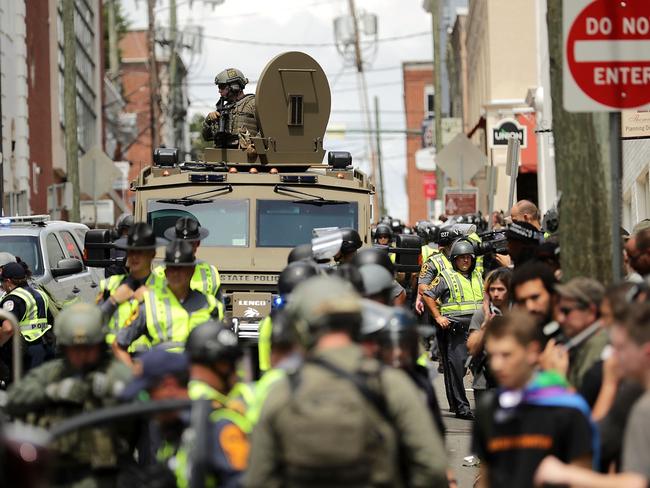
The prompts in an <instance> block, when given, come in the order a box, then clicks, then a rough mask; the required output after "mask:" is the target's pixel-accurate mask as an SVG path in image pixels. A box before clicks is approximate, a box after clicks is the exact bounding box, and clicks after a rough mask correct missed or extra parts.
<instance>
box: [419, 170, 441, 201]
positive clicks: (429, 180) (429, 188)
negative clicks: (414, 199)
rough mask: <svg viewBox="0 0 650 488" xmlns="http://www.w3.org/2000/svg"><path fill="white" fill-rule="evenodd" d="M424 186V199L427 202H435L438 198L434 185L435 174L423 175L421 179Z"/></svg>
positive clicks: (435, 185)
mask: <svg viewBox="0 0 650 488" xmlns="http://www.w3.org/2000/svg"><path fill="white" fill-rule="evenodd" d="M422 183H423V185H424V198H426V199H428V200H435V199H436V198H437V197H438V184H437V183H436V175H435V173H429V174H425V175H424V176H423V177H422Z"/></svg>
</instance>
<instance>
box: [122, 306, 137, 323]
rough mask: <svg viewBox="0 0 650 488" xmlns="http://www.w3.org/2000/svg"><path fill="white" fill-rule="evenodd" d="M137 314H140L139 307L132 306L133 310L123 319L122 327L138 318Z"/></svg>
mask: <svg viewBox="0 0 650 488" xmlns="http://www.w3.org/2000/svg"><path fill="white" fill-rule="evenodd" d="M139 314H140V307H133V312H131V315H129V318H128V319H126V320H125V321H124V325H122V327H129V326H130V325H131V324H132V323H133V321H134V320H135V319H137V318H138V315H139Z"/></svg>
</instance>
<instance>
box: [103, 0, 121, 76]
mask: <svg viewBox="0 0 650 488" xmlns="http://www.w3.org/2000/svg"><path fill="white" fill-rule="evenodd" d="M115 2H117V0H109V1H108V4H107V5H106V8H107V9H108V70H109V73H108V77H109V78H110V79H111V81H115V80H116V79H117V77H118V76H119V75H120V65H119V63H120V61H119V57H118V52H117V29H116V23H115V9H116V5H115Z"/></svg>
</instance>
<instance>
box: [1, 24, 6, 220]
mask: <svg viewBox="0 0 650 488" xmlns="http://www.w3.org/2000/svg"><path fill="white" fill-rule="evenodd" d="M3 134H4V132H3V129H2V36H0V217H4V215H5V209H4V203H5V165H4V147H3V145H4V135H3Z"/></svg>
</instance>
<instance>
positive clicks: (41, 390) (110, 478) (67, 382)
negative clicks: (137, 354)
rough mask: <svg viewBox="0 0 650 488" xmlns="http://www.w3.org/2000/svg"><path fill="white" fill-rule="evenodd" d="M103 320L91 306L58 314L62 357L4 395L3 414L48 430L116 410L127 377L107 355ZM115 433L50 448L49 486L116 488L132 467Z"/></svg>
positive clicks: (90, 434)
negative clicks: (106, 409)
mask: <svg viewBox="0 0 650 488" xmlns="http://www.w3.org/2000/svg"><path fill="white" fill-rule="evenodd" d="M103 319H104V318H103V315H102V312H101V310H100V309H99V307H97V306H96V305H91V304H88V303H75V304H73V305H70V306H69V307H67V308H65V309H63V310H62V311H61V313H60V314H59V315H58V316H57V317H56V320H55V323H54V334H55V335H56V341H57V345H58V347H59V348H60V350H61V352H62V356H63V357H62V358H61V359H54V360H52V361H48V362H47V363H44V364H42V365H41V366H39V367H38V368H34V369H32V370H31V371H30V372H29V373H27V375H26V376H25V377H24V378H23V379H22V380H21V381H19V382H17V383H15V384H14V385H13V386H12V387H11V388H10V389H9V392H8V397H7V406H6V412H7V414H9V415H11V416H13V417H17V418H20V419H24V420H26V421H28V422H30V423H34V424H36V425H38V426H40V427H45V428H49V427H52V426H55V425H57V424H58V423H60V422H62V421H64V420H66V419H69V418H70V417H72V416H74V415H77V414H80V413H82V412H88V411H92V410H95V409H101V408H103V407H108V406H113V405H115V404H117V397H118V396H119V395H120V393H121V392H122V390H123V389H124V387H125V385H126V384H127V383H128V382H129V381H130V378H131V373H130V371H129V369H128V368H127V367H126V366H125V365H124V364H122V363H120V362H119V361H117V360H115V359H114V358H112V356H111V355H110V354H108V351H107V347H106V342H105V338H104V332H103ZM115 427H116V426H115V425H111V426H107V427H103V426H102V427H99V426H98V427H93V428H89V429H84V430H80V431H78V432H74V433H72V434H70V435H67V436H64V437H62V438H60V439H59V440H57V441H56V442H55V443H53V444H52V446H53V449H54V450H55V451H56V454H57V456H56V461H55V463H54V470H53V473H52V477H51V479H50V482H51V483H52V486H73V485H74V486H115V483H116V479H117V475H118V469H120V468H122V467H124V466H126V465H128V464H133V461H132V459H133V457H132V452H131V451H132V449H131V446H130V445H129V441H128V439H127V438H126V437H124V434H125V433H124V432H123V431H122V430H121V429H117V428H115ZM93 483H94V484H93Z"/></svg>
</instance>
